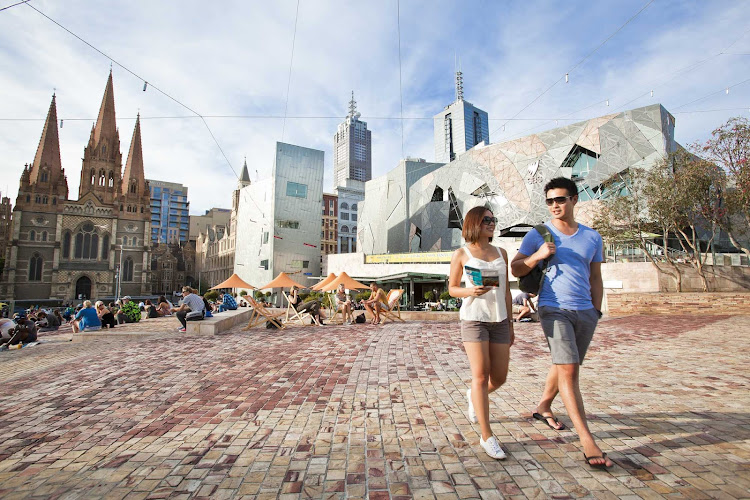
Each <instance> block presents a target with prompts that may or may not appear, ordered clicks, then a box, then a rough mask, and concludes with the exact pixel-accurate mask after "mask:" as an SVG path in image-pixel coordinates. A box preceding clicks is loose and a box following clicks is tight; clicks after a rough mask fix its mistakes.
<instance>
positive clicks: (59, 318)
mask: <svg viewBox="0 0 750 500" xmlns="http://www.w3.org/2000/svg"><path fill="white" fill-rule="evenodd" d="M53 314H54V315H55V318H57V323H58V324H59V325H60V326H62V324H63V323H65V318H63V317H62V314H60V309H55V310H54V312H53Z"/></svg>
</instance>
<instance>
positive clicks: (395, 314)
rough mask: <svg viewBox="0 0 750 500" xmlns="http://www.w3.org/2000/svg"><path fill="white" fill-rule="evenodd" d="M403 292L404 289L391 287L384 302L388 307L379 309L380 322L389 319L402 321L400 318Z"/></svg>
mask: <svg viewBox="0 0 750 500" xmlns="http://www.w3.org/2000/svg"><path fill="white" fill-rule="evenodd" d="M403 294H404V289H403V288H399V289H393V290H391V291H390V292H388V303H387V304H386V305H387V306H388V309H382V310H381V311H380V318H381V319H380V324H381V325H382V324H383V323H385V322H386V321H387V320H391V321H394V322H395V321H396V320H398V321H401V322H402V323H403V322H404V320H403V319H402V318H401V296H402V295H403Z"/></svg>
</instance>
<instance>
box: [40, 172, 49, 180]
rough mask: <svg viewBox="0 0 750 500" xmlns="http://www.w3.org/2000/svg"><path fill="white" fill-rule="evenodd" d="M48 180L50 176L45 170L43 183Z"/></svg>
mask: <svg viewBox="0 0 750 500" xmlns="http://www.w3.org/2000/svg"><path fill="white" fill-rule="evenodd" d="M48 179H49V174H47V171H46V170H43V171H42V182H47V180H48Z"/></svg>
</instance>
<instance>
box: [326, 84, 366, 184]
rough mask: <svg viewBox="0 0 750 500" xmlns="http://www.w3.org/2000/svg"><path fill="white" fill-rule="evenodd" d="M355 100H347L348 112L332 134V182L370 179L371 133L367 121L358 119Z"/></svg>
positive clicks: (340, 182) (339, 182) (341, 182)
mask: <svg viewBox="0 0 750 500" xmlns="http://www.w3.org/2000/svg"><path fill="white" fill-rule="evenodd" d="M359 117H360V114H359V112H357V101H355V100H354V92H353V91H352V100H351V101H349V114H348V115H346V119H345V120H344V122H343V123H341V124H340V125H339V128H338V130H337V131H336V134H335V135H334V136H333V183H334V186H340V185H342V184H343V183H344V180H346V179H354V180H357V181H362V182H367V181H369V180H370V179H372V134H371V132H370V131H369V130H367V122H363V121H360V119H359Z"/></svg>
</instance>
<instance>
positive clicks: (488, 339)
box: [448, 207, 514, 459]
mask: <svg viewBox="0 0 750 500" xmlns="http://www.w3.org/2000/svg"><path fill="white" fill-rule="evenodd" d="M496 223H497V219H496V218H495V216H494V215H493V214H492V212H491V211H489V210H488V209H486V208H484V207H474V208H472V209H471V210H469V212H468V213H467V214H466V217H465V218H464V225H463V233H462V235H463V237H464V240H466V246H465V247H463V248H459V249H458V250H456V251H455V252H454V253H453V257H452V258H451V271H450V278H449V286H448V292H449V293H450V294H451V296H452V297H457V298H461V299H463V303H462V304H461V312H460V314H459V317H460V318H461V338H462V340H463V343H464V349H465V350H466V354H467V356H468V357H469V365H470V366H471V388H470V389H469V390H467V391H466V399H467V403H468V405H469V420H471V421H472V422H474V423H477V422H478V423H479V427H480V428H481V434H482V436H481V439H480V440H479V444H480V445H481V446H482V448H483V449H484V451H485V452H486V453H487V454H488V455H489V456H491V457H493V458H497V459H503V458H505V452H504V451H503V449H502V447H501V446H500V443H499V442H498V440H497V438H496V437H495V436H494V435H493V434H492V429H491V427H490V407H489V405H490V403H489V393H491V392H493V391H496V390H497V389H498V388H500V386H501V385H503V384H504V383H505V379H506V377H507V375H508V364H509V361H510V346H511V345H513V340H514V333H513V323H512V322H511V321H510V320H509V314H508V313H509V312H510V311H511V310H512V308H511V294H510V289H509V286H508V254H507V253H506V252H505V250H503V249H502V248H498V247H496V246H494V245H492V244H491V243H490V242H491V241H492V236H493V234H494V232H495V225H496ZM467 266H469V267H470V268H473V269H474V270H477V271H475V272H479V273H481V274H482V279H483V283H484V284H485V286H475V285H474V284H473V283H472V279H470V276H467V274H466V267H467ZM462 282H463V283H464V286H461V283H462ZM488 283H489V284H492V285H496V286H487V284H488Z"/></svg>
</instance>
